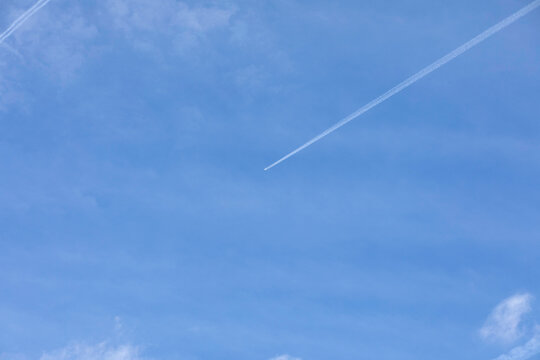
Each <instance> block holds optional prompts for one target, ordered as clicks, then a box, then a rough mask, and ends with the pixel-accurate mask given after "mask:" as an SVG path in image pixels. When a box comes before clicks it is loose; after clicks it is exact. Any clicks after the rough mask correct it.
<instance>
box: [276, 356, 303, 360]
mask: <svg viewBox="0 0 540 360" xmlns="http://www.w3.org/2000/svg"><path fill="white" fill-rule="evenodd" d="M270 360H302V359H300V358H297V357H292V356H290V355H280V356H276V357H274V358H272V359H270Z"/></svg>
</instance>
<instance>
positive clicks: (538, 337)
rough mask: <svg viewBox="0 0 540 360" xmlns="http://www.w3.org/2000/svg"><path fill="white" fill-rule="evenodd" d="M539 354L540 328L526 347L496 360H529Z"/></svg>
mask: <svg viewBox="0 0 540 360" xmlns="http://www.w3.org/2000/svg"><path fill="white" fill-rule="evenodd" d="M538 354H540V328H538V327H537V329H536V333H535V335H534V336H533V337H532V339H530V340H529V341H528V342H527V343H526V344H525V345H522V346H518V347H516V348H514V349H512V351H510V352H509V353H508V354H504V355H501V356H499V357H497V358H496V359H494V360H527V359H530V358H532V357H533V356H535V355H538Z"/></svg>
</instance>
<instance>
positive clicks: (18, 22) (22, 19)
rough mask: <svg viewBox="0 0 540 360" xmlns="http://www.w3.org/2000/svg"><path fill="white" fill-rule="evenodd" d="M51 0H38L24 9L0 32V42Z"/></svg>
mask: <svg viewBox="0 0 540 360" xmlns="http://www.w3.org/2000/svg"><path fill="white" fill-rule="evenodd" d="M49 1H51V0H39V1H38V2H36V3H35V4H34V5H33V6H32V7H31V8H30V9H28V10H26V11H25V12H24V13H23V14H22V15H21V16H19V17H18V18H17V20H15V21H14V22H13V23H12V24H11V25H10V26H9V27H8V28H7V29H6V30H5V31H4V32H3V33H2V34H0V44H1V43H3V42H4V40H6V39H7V38H8V37H9V36H10V35H11V34H12V33H13V32H14V31H15V30H17V29H18V28H19V27H20V26H21V25H22V24H24V23H25V22H26V20H28V19H29V18H30V17H31V16H32V15H34V14H35V13H36V12H38V11H39V10H40V9H41V8H42V7H44V6H45V5H47V3H48V2H49Z"/></svg>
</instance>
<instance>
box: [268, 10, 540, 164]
mask: <svg viewBox="0 0 540 360" xmlns="http://www.w3.org/2000/svg"><path fill="white" fill-rule="evenodd" d="M538 7H540V0H535V1H533V2H532V3H530V4H529V5H527V6H525V7H524V8H522V9H521V10H519V11H518V12H516V13H514V14H513V15H511V16H509V17H507V18H506V19H504V20H502V21H501V22H499V23H498V24H496V25H494V26H492V27H490V28H489V29H487V30H486V31H484V32H483V33H481V34H480V35H478V36H476V37H475V38H473V39H472V40H469V41H468V42H466V43H465V44H463V45H461V46H460V47H458V48H457V49H455V50H454V51H452V52H450V53H449V54H447V55H445V56H443V57H442V58H440V59H439V60H437V61H435V62H434V63H432V64H431V65H429V66H427V67H426V68H424V69H422V70H421V71H419V72H418V73H416V74H415V75H413V76H411V77H410V78H408V79H407V80H405V81H403V82H402V83H400V84H399V85H397V86H395V87H394V88H392V89H390V90H389V91H387V92H386V93H384V94H383V95H381V96H379V97H378V98H376V99H375V100H373V101H371V102H369V103H368V104H366V105H364V106H363V107H361V108H360V109H358V110H357V111H355V112H354V113H352V114H351V115H349V116H347V117H346V118H344V119H343V120H341V121H339V122H338V123H336V124H335V125H333V126H332V127H330V128H328V129H327V130H325V131H323V132H322V133H321V134H319V135H317V136H316V137H314V138H313V139H311V140H309V141H308V142H307V143H305V144H304V145H302V146H300V147H299V148H297V149H296V150H294V151H292V152H290V153H289V154H287V155H285V156H284V157H282V158H281V159H279V160H278V161H276V162H275V163H273V164H271V165H269V166H268V167H266V168H265V169H264V170H265V171H267V170H270V169H271V168H273V167H274V166H276V165H278V164H280V163H281V162H283V161H285V160H287V159H288V158H290V157H291V156H293V155H295V154H297V153H298V152H300V151H302V150H304V149H305V148H307V147H308V146H310V145H312V144H313V143H315V142H317V141H319V140H321V139H322V138H324V137H325V136H327V135H329V134H330V133H332V132H334V131H336V130H337V129H339V128H340V127H342V126H343V125H345V124H347V123H348V122H350V121H352V120H354V119H356V118H357V117H359V116H360V115H362V114H364V113H366V112H367V111H369V110H371V109H372V108H374V107H375V106H377V105H379V104H381V103H383V102H384V101H386V100H388V99H390V98H391V97H393V96H394V95H396V94H398V93H400V92H401V91H403V90H405V89H406V88H408V87H409V86H411V85H412V84H414V83H416V82H417V81H419V80H421V79H422V78H424V77H426V76H427V75H429V74H430V73H432V72H433V71H435V70H437V69H438V68H440V67H441V66H443V65H445V64H447V63H448V62H450V61H452V60H453V59H455V58H457V57H458V56H460V55H461V54H463V53H464V52H466V51H468V50H470V49H471V48H473V47H475V46H476V45H478V44H480V43H481V42H483V41H484V40H486V39H488V38H489V37H491V36H493V35H495V34H496V33H497V32H499V31H501V30H503V29H504V28H506V27H507V26H509V25H511V24H512V23H514V22H516V21H517V20H519V19H520V18H522V17H523V16H525V15H527V14H528V13H530V12H531V11H533V10H535V9H536V8H538Z"/></svg>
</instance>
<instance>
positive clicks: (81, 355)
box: [40, 342, 143, 360]
mask: <svg viewBox="0 0 540 360" xmlns="http://www.w3.org/2000/svg"><path fill="white" fill-rule="evenodd" d="M40 360H143V358H142V357H141V355H140V350H139V348H137V347H134V346H131V345H121V346H112V345H109V344H107V343H105V342H104V343H100V344H97V345H86V344H74V345H70V346H67V347H65V348H63V349H60V350H57V351H54V352H51V353H45V354H43V355H42V356H41V358H40Z"/></svg>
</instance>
